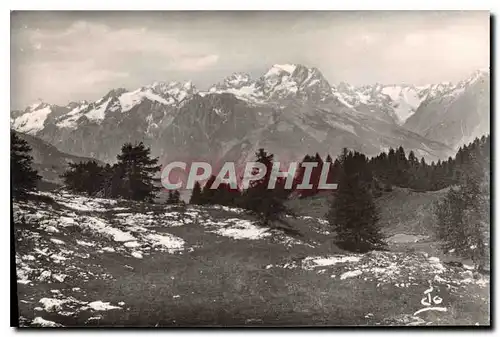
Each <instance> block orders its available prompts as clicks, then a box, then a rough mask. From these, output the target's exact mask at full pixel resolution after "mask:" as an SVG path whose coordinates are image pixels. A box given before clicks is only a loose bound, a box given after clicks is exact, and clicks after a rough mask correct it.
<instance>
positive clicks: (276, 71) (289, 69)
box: [264, 64, 297, 77]
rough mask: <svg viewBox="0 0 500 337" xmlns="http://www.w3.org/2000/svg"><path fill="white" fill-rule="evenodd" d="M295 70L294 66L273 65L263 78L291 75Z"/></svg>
mask: <svg viewBox="0 0 500 337" xmlns="http://www.w3.org/2000/svg"><path fill="white" fill-rule="evenodd" d="M296 68H297V66H296V65H295V64H275V65H273V66H272V67H271V69H269V70H268V71H267V73H266V74H265V75H264V77H270V76H276V75H280V74H281V73H283V72H285V73H286V74H288V75H292V74H293V72H294V71H295V69H296Z"/></svg>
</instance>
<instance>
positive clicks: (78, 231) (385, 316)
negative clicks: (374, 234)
mask: <svg viewBox="0 0 500 337" xmlns="http://www.w3.org/2000/svg"><path fill="white" fill-rule="evenodd" d="M437 195H439V193H436V196H437ZM404 198H406V200H407V201H404V200H403V199H404ZM416 198H418V196H416V195H415V194H413V193H410V192H407V191H404V190H396V191H394V192H393V193H392V194H388V195H386V196H385V197H383V198H382V199H381V202H383V203H386V204H388V205H389V204H392V205H393V206H394V207H400V206H401V203H404V204H406V205H408V206H409V205H411V204H413V202H417V201H418V202H419V203H421V201H422V200H424V199H419V200H417V199H416ZM320 200H321V197H318V198H316V200H315V202H317V203H318V205H319V204H320V203H321V202H320ZM425 200H428V199H425ZM319 207H320V206H317V207H316V210H315V212H316V213H314V214H315V215H314V216H309V215H305V214H300V215H299V216H298V217H297V218H292V217H288V220H289V222H290V224H291V225H292V227H293V228H295V229H297V230H298V231H299V233H300V235H299V236H296V237H291V236H289V235H286V234H284V233H282V232H280V231H278V230H272V231H270V230H267V229H265V228H260V227H258V226H256V224H255V223H254V219H253V218H252V217H251V216H249V215H246V214H245V213H244V212H243V211H242V210H240V209H235V208H228V207H220V206H212V207H209V206H206V207H202V206H185V207H180V206H164V205H158V204H145V203H135V202H129V201H123V200H107V199H97V198H93V199H90V198H86V197H81V196H76V195H72V194H69V193H65V192H59V193H46V192H45V193H44V192H39V193H36V194H33V195H32V196H31V200H29V201H27V202H14V205H13V208H14V221H15V224H16V225H15V227H14V228H15V231H14V232H15V238H16V265H17V279H18V281H17V294H18V300H19V313H20V324H21V325H22V326H61V325H63V326H88V325H90V326H110V325H113V326H206V325H210V326H268V325H273V326H276V325H278V326H279V325H288V326H290V325H294V326H296V325H369V326H375V325H428V324H431V325H447V324H452V325H455V324H458V325H467V324H468V325H474V324H480V325H488V324H489V321H487V319H488V317H489V278H488V277H487V276H482V275H479V274H475V273H473V272H472V271H470V270H468V269H467V268H464V267H457V266H451V265H447V264H444V263H443V262H441V260H440V258H438V257H437V256H436V255H434V254H433V253H426V252H421V251H418V250H415V251H413V252H409V251H405V252H402V251H400V250H399V249H398V247H397V245H394V244H392V243H391V242H390V246H389V247H390V250H389V251H387V252H371V253H367V254H351V253H346V252H343V251H342V250H340V249H339V248H337V247H336V246H335V245H333V244H332V242H331V241H332V240H331V239H332V234H331V233H330V231H329V228H328V225H327V223H326V221H325V220H324V218H323V217H322V216H320V215H319ZM425 207H426V206H425ZM389 211H391V212H392V211H393V213H392V214H393V216H394V217H401V218H400V221H401V223H402V225H397V223H398V219H396V218H393V219H389V218H387V217H386V219H387V220H386V222H387V223H388V224H389V226H388V232H390V233H393V234H396V235H397V234H411V233H413V232H407V230H408V231H410V230H414V229H415V228H417V227H418V226H413V225H411V224H410V225H408V226H406V225H405V224H404V223H407V222H408V218H409V215H408V214H405V217H404V218H403V213H402V212H401V213H398V211H397V210H396V209H387V212H389ZM412 212H413V211H412ZM415 212H418V210H416V211H415ZM393 248H395V249H393ZM465 267H467V266H465ZM332 290H334V291H332ZM426 291H428V292H429V291H430V292H431V293H432V296H434V298H440V299H441V305H440V307H443V308H445V309H444V310H446V311H445V312H443V311H441V312H437V311H426V312H417V311H418V310H420V309H422V308H423V307H424V306H423V305H422V303H423V302H421V301H422V299H423V298H424V299H425V298H426V296H427V295H426V293H424V292H426Z"/></svg>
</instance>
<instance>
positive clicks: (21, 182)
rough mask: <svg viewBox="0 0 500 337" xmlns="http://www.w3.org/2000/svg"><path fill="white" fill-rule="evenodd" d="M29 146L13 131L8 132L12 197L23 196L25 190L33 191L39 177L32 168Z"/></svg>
mask: <svg viewBox="0 0 500 337" xmlns="http://www.w3.org/2000/svg"><path fill="white" fill-rule="evenodd" d="M30 152H31V147H30V146H29V145H28V143H27V142H26V141H25V140H24V139H21V138H20V137H19V136H18V135H17V134H16V133H15V132H11V133H10V172H11V188H12V195H13V197H14V198H18V199H19V198H24V197H26V194H27V192H29V191H33V190H34V189H35V188H36V184H37V182H38V180H40V179H41V177H40V176H39V175H38V173H37V171H36V170H34V169H33V168H32V166H33V157H31V156H30V154H29V153H30Z"/></svg>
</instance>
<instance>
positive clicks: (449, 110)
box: [404, 71, 490, 149]
mask: <svg viewBox="0 0 500 337" xmlns="http://www.w3.org/2000/svg"><path fill="white" fill-rule="evenodd" d="M404 127H406V128H408V129H409V130H412V131H414V132H417V133H419V134H421V135H422V136H424V137H426V138H429V139H433V140H436V141H438V142H442V143H445V144H447V145H448V146H450V147H452V148H453V149H457V148H458V147H460V146H462V145H464V144H467V143H469V142H471V141H473V140H474V138H476V137H481V136H483V135H486V134H489V133H490V72H489V71H478V72H476V73H474V74H473V75H472V76H471V77H470V78H468V79H466V80H464V81H461V82H460V83H458V84H457V85H456V86H454V87H453V88H451V89H450V90H448V91H447V92H445V93H444V94H442V95H440V96H438V97H435V98H433V99H428V100H426V101H424V102H423V103H422V104H421V105H420V106H419V107H418V109H417V111H416V112H415V114H413V115H412V116H411V117H410V118H409V119H408V120H407V121H406V123H405V124H404Z"/></svg>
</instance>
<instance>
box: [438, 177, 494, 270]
mask: <svg viewBox="0 0 500 337" xmlns="http://www.w3.org/2000/svg"><path fill="white" fill-rule="evenodd" d="M481 191H482V189H481V186H480V184H478V182H477V181H475V180H474V179H467V181H466V182H465V183H463V184H462V185H460V186H459V187H458V188H451V189H450V190H449V191H448V193H447V195H446V197H445V198H444V200H443V201H441V202H439V203H438V204H437V205H436V207H435V214H436V217H437V229H436V232H437V235H438V238H439V239H440V240H441V242H442V243H441V248H442V250H443V251H444V252H445V253H447V252H449V251H450V250H452V249H453V250H455V253H456V254H457V255H458V256H461V257H464V258H470V259H472V261H473V262H474V264H475V266H476V268H477V269H479V270H482V269H483V268H484V264H485V262H486V259H487V241H488V239H487V233H488V229H489V226H490V225H489V224H490V219H489V193H484V192H483V193H481Z"/></svg>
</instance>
